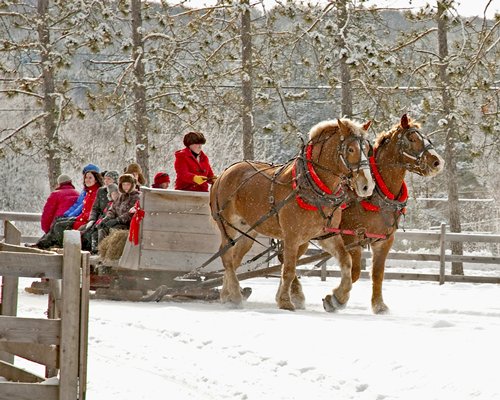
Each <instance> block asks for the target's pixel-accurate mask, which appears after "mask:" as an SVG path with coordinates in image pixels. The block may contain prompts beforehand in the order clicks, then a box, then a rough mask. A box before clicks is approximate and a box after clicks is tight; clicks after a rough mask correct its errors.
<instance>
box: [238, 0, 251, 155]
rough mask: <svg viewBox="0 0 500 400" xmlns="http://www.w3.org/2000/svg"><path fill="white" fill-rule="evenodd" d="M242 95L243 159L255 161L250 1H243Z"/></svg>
mask: <svg viewBox="0 0 500 400" xmlns="http://www.w3.org/2000/svg"><path fill="white" fill-rule="evenodd" d="M241 5H242V12H241V69H242V71H241V94H242V110H241V111H242V112H241V121H242V127H243V158H244V159H245V160H253V158H254V145H253V127H254V123H253V82H254V80H253V73H252V62H253V60H252V25H251V14H250V1H249V0H241Z"/></svg>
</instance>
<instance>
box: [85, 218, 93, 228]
mask: <svg viewBox="0 0 500 400" xmlns="http://www.w3.org/2000/svg"><path fill="white" fill-rule="evenodd" d="M94 224H95V221H92V220H90V221H89V222H87V225H85V230H87V229H90V228H92V227H93V226H94Z"/></svg>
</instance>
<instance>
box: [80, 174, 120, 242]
mask: <svg viewBox="0 0 500 400" xmlns="http://www.w3.org/2000/svg"><path fill="white" fill-rule="evenodd" d="M118 176H119V173H118V171H114V170H111V171H106V172H105V173H104V177H103V181H104V185H103V186H102V187H100V188H99V190H98V191H97V196H96V199H95V201H94V205H93V206H92V211H91V213H90V216H89V222H87V225H86V226H85V229H84V231H83V232H82V249H83V250H91V237H92V232H93V230H94V229H93V226H94V224H95V223H96V221H98V220H99V219H102V218H104V217H105V215H106V213H105V211H104V210H105V209H106V208H107V207H108V203H109V199H108V189H107V188H108V186H109V185H110V184H113V183H117V182H118Z"/></svg>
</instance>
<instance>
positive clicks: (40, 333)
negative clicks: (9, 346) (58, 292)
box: [0, 316, 61, 345]
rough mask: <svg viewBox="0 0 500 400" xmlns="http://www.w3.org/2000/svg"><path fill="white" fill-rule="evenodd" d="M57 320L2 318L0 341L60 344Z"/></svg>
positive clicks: (58, 321)
mask: <svg viewBox="0 0 500 400" xmlns="http://www.w3.org/2000/svg"><path fill="white" fill-rule="evenodd" d="M60 330H61V321H60V320H57V319H41V318H20V317H6V316H0V340H2V341H11V342H19V343H39V344H56V345H57V344H59V340H60Z"/></svg>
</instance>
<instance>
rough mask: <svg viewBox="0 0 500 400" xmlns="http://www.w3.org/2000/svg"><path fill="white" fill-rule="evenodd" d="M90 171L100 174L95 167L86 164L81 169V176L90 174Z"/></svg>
mask: <svg viewBox="0 0 500 400" xmlns="http://www.w3.org/2000/svg"><path fill="white" fill-rule="evenodd" d="M90 171H95V172H97V173H99V172H100V171H99V167H98V166H97V165H94V164H87V165H86V166H85V167H83V171H82V174H83V175H85V174H86V173H87V172H90Z"/></svg>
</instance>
